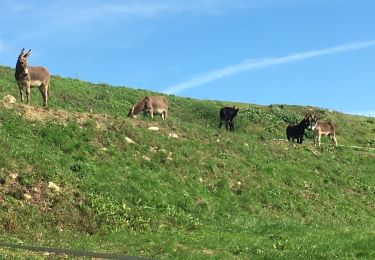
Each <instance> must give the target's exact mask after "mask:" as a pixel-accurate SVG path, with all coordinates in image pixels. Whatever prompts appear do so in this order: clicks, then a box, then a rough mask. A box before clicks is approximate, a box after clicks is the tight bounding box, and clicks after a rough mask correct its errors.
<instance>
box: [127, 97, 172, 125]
mask: <svg viewBox="0 0 375 260" xmlns="http://www.w3.org/2000/svg"><path fill="white" fill-rule="evenodd" d="M141 111H145V112H147V113H148V114H149V115H150V116H151V118H153V117H154V113H155V114H160V115H161V118H162V119H163V120H164V121H165V120H166V119H167V116H168V101H167V99H166V98H165V97H163V96H146V97H144V98H142V100H141V101H139V102H138V103H137V104H136V105H134V106H132V107H131V108H130V110H129V113H128V117H131V118H135V117H136V116H137V114H138V113H139V112H141Z"/></svg>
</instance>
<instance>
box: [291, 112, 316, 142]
mask: <svg viewBox="0 0 375 260" xmlns="http://www.w3.org/2000/svg"><path fill="white" fill-rule="evenodd" d="M313 118H314V116H313V115H312V114H311V113H310V114H307V115H306V116H305V117H304V118H303V119H302V121H301V122H300V123H299V124H297V125H296V124H289V125H288V126H287V128H286V137H287V139H288V141H290V139H292V141H293V142H294V139H297V143H300V144H302V142H303V136H304V135H305V129H306V128H310V127H311V121H312V120H313Z"/></svg>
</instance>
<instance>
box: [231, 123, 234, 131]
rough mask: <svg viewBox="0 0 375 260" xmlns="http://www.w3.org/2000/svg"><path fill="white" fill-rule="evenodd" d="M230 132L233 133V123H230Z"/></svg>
mask: <svg viewBox="0 0 375 260" xmlns="http://www.w3.org/2000/svg"><path fill="white" fill-rule="evenodd" d="M230 130H231V131H232V132H234V122H233V121H231V122H230Z"/></svg>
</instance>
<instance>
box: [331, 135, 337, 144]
mask: <svg viewBox="0 0 375 260" xmlns="http://www.w3.org/2000/svg"><path fill="white" fill-rule="evenodd" d="M332 142H333V143H334V144H335V146H336V147H337V139H336V135H332Z"/></svg>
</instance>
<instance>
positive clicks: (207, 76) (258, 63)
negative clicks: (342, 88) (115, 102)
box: [163, 40, 375, 94]
mask: <svg viewBox="0 0 375 260" xmlns="http://www.w3.org/2000/svg"><path fill="white" fill-rule="evenodd" d="M373 46H375V40H372V41H364V42H355V43H350V44H343V45H338V46H335V47H331V48H326V49H320V50H315V51H306V52H299V53H295V54H290V55H288V56H283V57H271V58H260V59H253V60H245V61H243V62H241V63H238V64H234V65H230V66H227V67H224V68H222V69H218V70H214V71H211V72H207V73H204V74H200V75H197V76H195V77H193V78H192V79H191V80H188V81H186V82H182V83H179V84H176V85H173V86H171V87H169V88H167V89H166V90H164V91H163V93H166V94H177V93H180V92H182V91H184V90H187V89H191V88H195V87H197V86H201V85H204V84H206V83H208V82H211V81H215V80H218V79H221V78H225V77H229V76H232V75H234V74H237V73H240V72H244V71H250V70H256V69H264V68H268V67H271V66H274V65H279V64H286V63H291V62H296V61H301V60H306V59H311V58H315V57H319V56H326V55H331V54H336V53H340V52H347V51H354V50H359V49H365V48H369V47H373Z"/></svg>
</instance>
